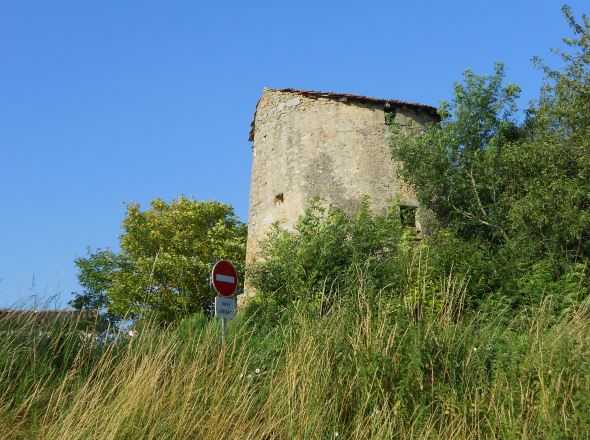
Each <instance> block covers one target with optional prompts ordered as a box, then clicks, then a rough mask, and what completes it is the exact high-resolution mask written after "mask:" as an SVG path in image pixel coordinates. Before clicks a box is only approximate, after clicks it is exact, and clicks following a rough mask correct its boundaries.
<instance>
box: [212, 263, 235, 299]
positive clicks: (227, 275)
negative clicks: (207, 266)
mask: <svg viewBox="0 0 590 440" xmlns="http://www.w3.org/2000/svg"><path fill="white" fill-rule="evenodd" d="M211 282H212V283H213V288H214V289H215V291H216V292H217V293H219V294H220V295H221V296H234V293H236V290H237V288H238V273H237V272H236V268H235V267H234V266H233V265H232V264H231V263H230V262H229V261H225V260H219V261H218V262H217V263H215V265H214V266H213V270H212V271H211Z"/></svg>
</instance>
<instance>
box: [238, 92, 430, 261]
mask: <svg viewBox="0 0 590 440" xmlns="http://www.w3.org/2000/svg"><path fill="white" fill-rule="evenodd" d="M388 112H390V113H392V114H393V115H394V117H395V121H396V122H397V123H399V124H400V125H401V126H402V127H403V126H404V125H407V124H408V121H410V120H411V121H414V122H415V123H416V124H417V126H418V127H419V126H423V125H424V124H425V123H426V122H428V121H437V120H438V116H437V113H436V109H435V108H434V107H431V106H427V105H422V104H415V103H411V102H404V101H398V100H393V99H376V98H368V97H365V96H356V95H350V94H342V93H326V92H316V91H303V90H294V89H282V90H276V89H265V90H264V92H263V94H262V97H261V98H260V100H259V101H258V104H257V106H256V113H255V115H254V120H253V122H252V131H251V132H250V141H253V142H254V144H253V146H252V154H253V163H252V180H251V188H250V211H249V216H248V217H249V218H248V244H247V256H246V261H247V262H251V261H252V260H253V259H254V258H255V257H256V254H257V252H258V250H259V244H260V241H261V240H263V239H264V238H265V237H266V234H267V233H268V231H269V229H270V227H271V225H272V224H273V223H274V222H276V221H278V222H279V223H280V224H281V225H282V226H284V227H285V228H291V227H293V226H294V224H295V222H296V221H297V219H298V217H299V216H300V215H301V214H302V213H303V211H304V208H305V206H306V204H307V203H308V201H309V200H310V199H312V198H313V197H316V196H317V197H320V198H321V199H322V200H324V201H326V202H328V203H333V204H335V205H336V206H339V207H341V208H343V209H344V210H346V211H347V212H350V213H352V212H354V211H355V209H356V208H357V207H358V206H359V204H360V202H361V200H362V198H363V196H368V197H369V199H370V203H371V207H372V210H373V211H374V212H376V213H384V211H385V210H386V209H387V208H389V206H390V205H391V202H392V201H393V200H394V199H399V200H401V201H403V204H404V205H406V207H407V209H409V210H411V211H414V210H416V209H417V207H418V203H417V202H416V200H415V197H414V195H413V193H412V190H411V188H409V187H408V186H407V185H405V184H404V183H403V182H402V181H400V180H399V179H398V178H397V176H396V163H395V162H394V161H393V160H392V158H391V152H390V145H389V142H390V141H389V139H388V138H389V136H388V127H387V125H386V113H388ZM411 214H413V215H411V216H409V218H412V219H413V218H414V215H415V214H414V212H412V213H411ZM416 218H417V222H418V223H417V225H416V227H417V228H418V229H419V228H420V224H419V219H418V218H419V216H416ZM412 221H413V220H412Z"/></svg>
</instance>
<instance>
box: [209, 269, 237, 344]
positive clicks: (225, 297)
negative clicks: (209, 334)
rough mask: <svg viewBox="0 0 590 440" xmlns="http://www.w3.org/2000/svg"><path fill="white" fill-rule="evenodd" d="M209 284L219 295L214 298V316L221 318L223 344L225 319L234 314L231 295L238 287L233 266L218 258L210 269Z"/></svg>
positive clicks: (223, 340) (234, 308)
mask: <svg viewBox="0 0 590 440" xmlns="http://www.w3.org/2000/svg"><path fill="white" fill-rule="evenodd" d="M211 284H212V285H213V288H214V289H215V291H216V292H217V293H218V294H219V295H220V296H218V297H216V298H215V316H217V317H218V318H220V319H221V343H222V344H225V333H226V327H227V320H228V319H234V318H235V316H236V305H237V304H236V300H235V298H234V297H233V296H234V294H235V293H236V290H237V289H238V274H237V272H236V269H235V268H234V266H233V265H232V264H231V263H230V262H229V261H225V260H219V261H218V262H217V263H215V265H214V266H213V270H212V271H211Z"/></svg>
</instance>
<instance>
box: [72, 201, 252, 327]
mask: <svg viewBox="0 0 590 440" xmlns="http://www.w3.org/2000/svg"><path fill="white" fill-rule="evenodd" d="M122 226H123V233H122V234H121V236H120V247H121V252H120V253H118V254H115V253H113V252H110V251H100V250H99V251H97V252H94V253H92V252H90V253H89V255H88V257H86V258H79V259H78V260H76V264H77V266H78V268H79V274H78V278H79V281H80V284H81V285H82V287H83V288H84V291H83V292H82V293H80V294H77V295H76V297H75V299H74V301H73V302H72V304H73V305H74V306H75V307H77V308H80V307H95V308H106V310H107V311H108V314H109V316H111V317H118V318H120V317H128V318H135V317H138V316H147V315H149V316H152V317H154V318H155V319H157V320H158V321H160V322H162V323H169V322H172V321H174V320H176V319H178V318H179V317H182V316H186V315H189V314H192V313H195V312H197V311H206V312H207V311H208V310H209V308H210V304H211V301H212V299H213V297H214V294H213V291H212V290H211V288H210V286H209V274H210V271H211V267H212V264H213V263H214V262H215V261H216V260H218V259H222V258H223V259H228V260H230V261H232V262H233V263H234V264H235V265H236V267H237V269H238V273H239V274H243V272H244V267H243V266H244V263H243V262H244V259H245V246H246V225H245V224H243V223H242V222H240V221H239V220H238V219H237V217H236V215H235V213H234V211H233V209H232V207H231V206H229V205H227V204H222V203H218V202H198V201H195V200H190V199H186V198H184V197H180V198H178V199H176V200H173V201H172V202H171V203H166V202H164V201H163V200H160V199H156V200H154V201H153V202H152V203H151V206H150V208H149V209H148V210H145V211H142V210H141V209H140V206H139V205H138V204H136V203H131V204H130V205H129V206H128V209H127V215H126V217H125V219H124V220H123V225H122Z"/></svg>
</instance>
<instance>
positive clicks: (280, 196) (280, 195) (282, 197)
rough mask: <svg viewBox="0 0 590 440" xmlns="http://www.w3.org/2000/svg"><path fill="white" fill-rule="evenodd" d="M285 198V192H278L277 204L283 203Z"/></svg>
mask: <svg viewBox="0 0 590 440" xmlns="http://www.w3.org/2000/svg"><path fill="white" fill-rule="evenodd" d="M284 200H285V196H284V195H283V193H278V194H277V195H276V196H275V205H277V204H279V203H283V202H284Z"/></svg>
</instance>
